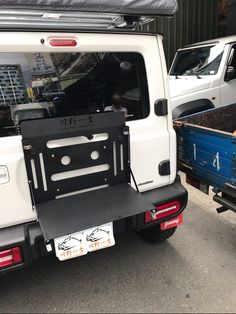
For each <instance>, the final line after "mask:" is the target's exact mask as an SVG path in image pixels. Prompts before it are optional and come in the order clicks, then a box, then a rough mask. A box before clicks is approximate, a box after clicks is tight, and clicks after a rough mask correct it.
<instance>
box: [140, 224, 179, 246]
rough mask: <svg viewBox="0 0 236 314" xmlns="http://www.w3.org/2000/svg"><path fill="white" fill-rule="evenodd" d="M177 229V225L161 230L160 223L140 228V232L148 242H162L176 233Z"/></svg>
mask: <svg viewBox="0 0 236 314" xmlns="http://www.w3.org/2000/svg"><path fill="white" fill-rule="evenodd" d="M176 229H177V227H173V228H169V229H166V230H161V228H160V225H157V226H154V227H151V228H148V229H144V230H140V231H138V234H139V235H140V236H141V238H143V239H144V240H145V241H146V242H149V243H161V242H163V241H165V240H167V239H168V238H170V237H171V236H172V235H173V234H174V233H175V230H176Z"/></svg>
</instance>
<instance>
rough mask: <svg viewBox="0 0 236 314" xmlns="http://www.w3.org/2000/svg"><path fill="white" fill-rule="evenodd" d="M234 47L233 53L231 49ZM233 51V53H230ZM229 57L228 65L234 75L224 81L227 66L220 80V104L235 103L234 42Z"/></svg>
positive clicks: (235, 64) (235, 52) (235, 58)
mask: <svg viewBox="0 0 236 314" xmlns="http://www.w3.org/2000/svg"><path fill="white" fill-rule="evenodd" d="M232 49H234V53H233V51H232ZM232 53H233V54H232ZM230 57H231V60H230V64H229V66H228V67H231V68H232V70H233V71H234V73H235V75H234V76H233V77H232V78H231V79H230V80H229V81H225V75H226V71H227V68H228V67H227V66H226V68H225V73H224V76H223V78H222V81H221V87H220V93H221V105H222V106H224V105H230V104H234V103H236V93H235V91H236V44H233V45H232V47H231V49H230V53H229V58H230Z"/></svg>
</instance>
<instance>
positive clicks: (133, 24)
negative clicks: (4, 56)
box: [0, 10, 153, 30]
mask: <svg viewBox="0 0 236 314" xmlns="http://www.w3.org/2000/svg"><path fill="white" fill-rule="evenodd" d="M152 20H153V18H152V17H145V16H130V15H121V14H115V13H114V14H111V13H93V12H74V13H73V12H65V13H63V12H57V11H45V12H44V11H39V10H37V11H36V10H28V11H25V10H0V28H16V27H17V28H21V27H22V28H31V29H32V28H46V27H51V28H62V27H63V28H70V29H75V28H76V29H81V30H83V29H86V30H90V29H91V30H116V29H122V28H123V29H125V30H136V29H138V27H139V26H140V25H144V24H147V23H150V22H151V21H152Z"/></svg>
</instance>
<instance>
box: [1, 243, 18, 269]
mask: <svg viewBox="0 0 236 314" xmlns="http://www.w3.org/2000/svg"><path fill="white" fill-rule="evenodd" d="M21 261H22V256H21V250H20V248H19V247H18V246H17V247H14V248H11V249H9V250H5V251H0V268H2V267H7V266H11V265H15V264H19V263H21Z"/></svg>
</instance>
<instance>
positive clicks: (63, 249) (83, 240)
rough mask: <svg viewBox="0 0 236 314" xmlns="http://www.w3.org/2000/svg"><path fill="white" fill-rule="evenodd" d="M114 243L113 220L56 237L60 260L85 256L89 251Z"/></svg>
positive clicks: (57, 254) (57, 252) (57, 253)
mask: <svg viewBox="0 0 236 314" xmlns="http://www.w3.org/2000/svg"><path fill="white" fill-rule="evenodd" d="M114 245H115V239H114V234H113V223H112V222H109V223H106V224H103V225H100V226H95V227H92V228H89V229H85V230H82V231H78V232H74V233H71V234H68V235H65V236H62V237H59V238H55V239H54V246H55V254H56V256H57V258H58V259H59V260H60V261H64V260H68V259H72V258H75V257H79V256H83V255H86V254H87V253H89V252H93V251H97V250H101V249H105V248H108V247H112V246H114Z"/></svg>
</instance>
